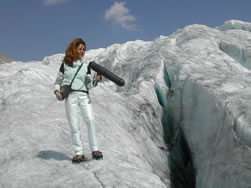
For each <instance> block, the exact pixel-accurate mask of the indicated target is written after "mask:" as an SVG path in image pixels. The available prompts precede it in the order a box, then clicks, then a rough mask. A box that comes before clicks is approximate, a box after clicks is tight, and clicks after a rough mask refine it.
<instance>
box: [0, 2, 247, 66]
mask: <svg viewBox="0 0 251 188" xmlns="http://www.w3.org/2000/svg"><path fill="white" fill-rule="evenodd" d="M231 19H236V20H241V21H245V22H251V1H250V0H239V1H237V0H207V1H201V0H122V1H119V0H118V1H117V0H0V53H3V54H5V55H7V56H9V57H11V58H14V59H16V60H19V61H41V60H43V58H44V57H45V56H50V55H54V54H57V53H64V52H65V49H66V47H67V45H68V44H69V43H70V42H71V41H72V40H73V39H75V38H82V39H84V40H85V42H86V44H87V50H90V49H98V48H106V47H108V46H110V45H112V44H114V43H118V44H123V43H125V42H127V41H135V40H144V41H153V40H155V39H156V38H158V37H159V36H160V35H164V36H168V35H171V34H172V33H174V32H175V31H176V30H177V29H182V28H184V27H185V26H187V25H191V24H202V25H207V26H209V27H216V26H220V25H222V24H223V23H224V22H225V21H227V20H231Z"/></svg>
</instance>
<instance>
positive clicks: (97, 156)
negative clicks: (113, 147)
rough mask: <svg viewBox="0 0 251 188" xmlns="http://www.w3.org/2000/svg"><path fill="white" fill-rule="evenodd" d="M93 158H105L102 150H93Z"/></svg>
mask: <svg viewBox="0 0 251 188" xmlns="http://www.w3.org/2000/svg"><path fill="white" fill-rule="evenodd" d="M92 158H93V159H96V160H99V159H103V155H102V152H100V151H93V152H92Z"/></svg>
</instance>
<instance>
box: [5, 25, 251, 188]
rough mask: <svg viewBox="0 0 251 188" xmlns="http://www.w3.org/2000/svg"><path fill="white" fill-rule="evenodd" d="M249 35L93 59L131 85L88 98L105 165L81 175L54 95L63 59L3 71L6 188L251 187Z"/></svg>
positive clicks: (199, 34) (223, 34) (199, 36)
mask: <svg viewBox="0 0 251 188" xmlns="http://www.w3.org/2000/svg"><path fill="white" fill-rule="evenodd" d="M250 32H251V23H248V22H243V21H239V20H229V21H226V22H225V23H224V24H223V25H221V26H219V27H216V28H210V27H208V26H205V25H198V24H194V25H189V26H186V27H185V28H183V29H178V30H177V31H176V32H175V33H173V34H172V35H170V36H160V37H159V38H157V39H156V40H154V41H142V40H136V41H128V42H126V43H124V44H113V45H111V46H109V47H107V48H100V49H93V50H88V51H87V52H86V55H85V60H86V61H88V62H89V61H95V62H96V63H98V64H100V65H102V66H104V67H105V68H107V69H108V70H111V71H112V72H114V73H115V74H117V75H119V76H120V77H121V78H123V79H124V80H125V82H126V84H125V86H124V87H118V86H117V85H115V84H114V83H112V82H111V81H109V80H107V79H106V78H103V81H102V82H101V83H99V85H98V86H97V87H96V88H93V89H92V90H90V96H91V100H92V104H93V108H94V113H95V119H96V124H97V136H98V140H99V144H100V148H101V151H102V152H103V154H104V159H103V160H100V161H92V160H91V161H88V162H86V163H81V164H80V165H73V164H71V157H72V155H73V151H72V148H71V138H70V130H69V126H68V124H67V121H66V117H65V111H64V102H61V101H57V100H56V97H55V96H54V94H53V89H54V87H53V84H54V81H55V79H56V74H57V72H58V69H59V66H60V64H61V61H62V59H63V57H64V54H53V55H51V56H46V57H45V58H44V59H43V61H31V62H21V61H12V62H11V63H3V64H0V84H1V86H2V87H0V126H1V133H0V145H1V146H0V148H1V149H0V151H1V152H0V164H1V169H0V187H3V188H5V187H13V188H15V187H135V188H136V187H137V188H138V187H156V188H157V187H170V188H180V187H186V188H188V187H198V188H218V187H221V188H236V187H238V188H248V187H251V149H250V147H251V102H250V101H251V100H250V99H251V88H250V85H251V71H250V68H251V33H250ZM92 76H95V72H94V71H92ZM81 129H82V130H81V131H82V136H83V140H84V146H85V148H86V151H85V155H87V157H91V154H90V153H91V152H90V151H89V149H88V148H89V147H88V143H87V130H86V126H85V125H84V124H83V126H81Z"/></svg>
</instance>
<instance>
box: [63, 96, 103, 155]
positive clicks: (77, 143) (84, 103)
mask: <svg viewBox="0 0 251 188" xmlns="http://www.w3.org/2000/svg"><path fill="white" fill-rule="evenodd" d="M65 111H66V116H67V120H68V122H69V125H70V129H71V135H72V145H73V149H74V152H75V154H76V155H83V154H84V148H83V143H82V138H81V133H80V126H79V115H80V116H82V118H83V120H84V122H85V124H86V125H87V129H88V141H89V147H90V150H91V151H98V150H99V148H98V142H97V136H96V126H95V122H94V114H93V110H92V105H91V100H90V97H89V95H87V94H86V93H83V92H72V93H70V95H69V96H68V98H67V99H66V100H65Z"/></svg>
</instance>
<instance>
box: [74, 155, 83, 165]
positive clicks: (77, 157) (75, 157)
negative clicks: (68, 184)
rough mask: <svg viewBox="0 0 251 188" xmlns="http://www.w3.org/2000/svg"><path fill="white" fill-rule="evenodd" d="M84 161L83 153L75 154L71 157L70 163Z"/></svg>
mask: <svg viewBox="0 0 251 188" xmlns="http://www.w3.org/2000/svg"><path fill="white" fill-rule="evenodd" d="M84 161H85V156H84V155H76V156H74V157H73V158H72V163H81V162H84Z"/></svg>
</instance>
